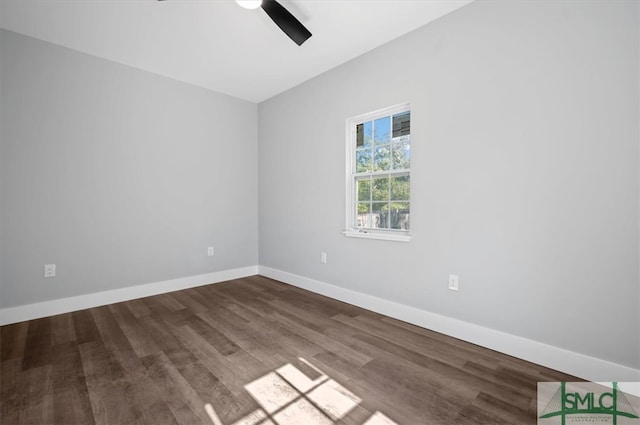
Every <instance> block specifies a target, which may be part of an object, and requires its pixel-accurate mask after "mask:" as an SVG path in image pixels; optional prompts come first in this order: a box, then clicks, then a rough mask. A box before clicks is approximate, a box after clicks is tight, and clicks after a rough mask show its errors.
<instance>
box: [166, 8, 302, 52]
mask: <svg viewBox="0 0 640 425" xmlns="http://www.w3.org/2000/svg"><path fill="white" fill-rule="evenodd" d="M159 1H163V0H159ZM235 1H236V3H238V5H240V6H242V7H244V8H245V9H257V8H259V7H261V8H262V10H264V11H265V12H266V13H267V15H269V17H270V18H271V20H272V21H273V22H275V23H276V25H277V26H279V27H280V29H281V30H282V31H283V32H284V33H285V34H287V35H288V36H289V38H290V39H291V40H293V41H294V42H295V43H296V44H297V45H298V46H302V43H304V42H305V41H307V39H308V38H309V37H311V32H310V31H309V30H308V29H306V28H305V26H304V25H302V23H301V22H300V21H299V20H297V19H296V17H295V16H293V15H292V14H291V12H289V11H288V10H287V9H285V8H284V6H282V5H281V4H280V3H278V2H277V1H276V0H235Z"/></svg>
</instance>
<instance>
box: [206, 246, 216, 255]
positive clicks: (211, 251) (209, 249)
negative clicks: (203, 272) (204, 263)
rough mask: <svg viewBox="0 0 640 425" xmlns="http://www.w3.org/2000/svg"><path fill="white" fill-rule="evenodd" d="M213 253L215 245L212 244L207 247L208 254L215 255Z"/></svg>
mask: <svg viewBox="0 0 640 425" xmlns="http://www.w3.org/2000/svg"><path fill="white" fill-rule="evenodd" d="M213 254H214V251H213V247H212V246H210V247H209V248H207V256H209V257H213Z"/></svg>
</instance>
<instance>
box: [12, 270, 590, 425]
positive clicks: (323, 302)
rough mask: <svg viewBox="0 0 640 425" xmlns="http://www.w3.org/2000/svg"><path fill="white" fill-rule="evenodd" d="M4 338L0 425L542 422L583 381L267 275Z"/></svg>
mask: <svg viewBox="0 0 640 425" xmlns="http://www.w3.org/2000/svg"><path fill="white" fill-rule="evenodd" d="M0 331H1V332H0V360H1V371H0V397H1V399H0V400H1V402H0V403H1V404H0V423H1V424H3V425H10V424H215V425H220V424H222V425H232V424H241V423H242V424H258V423H259V424H264V425H266V424H278V425H290V424H291V425H293V424H298V425H315V423H318V424H325V423H326V424H342V425H361V424H364V423H367V424H368V425H373V424H397V425H415V424H443V425H446V424H456V425H464V424H474V425H475V424H497V425H498V424H518V425H520V424H535V423H536V384H537V382H538V381H578V380H579V379H578V378H575V377H572V376H568V375H565V374H562V373H560V372H557V371H553V370H550V369H547V368H544V367H541V366H538V365H535V364H532V363H528V362H525V361H522V360H519V359H516V358H513V357H509V356H506V355H503V354H499V353H496V352H494V351H491V350H487V349H484V348H481V347H478V346H475V345H473V344H469V343H466V342H463V341H460V340H457V339H453V338H450V337H447V336H444V335H442V334H438V333H435V332H432V331H429V330H426V329H423V328H419V327H416V326H413V325H410V324H407V323H404V322H400V321H398V320H394V319H391V318H389V317H386V316H382V315H379V314H376V313H372V312H370V311H367V310H363V309H361V308H357V307H354V306H352V305H348V304H344V303H341V302H339V301H335V300H332V299H329V298H326V297H323V296H320V295H317V294H313V293H311V292H308V291H304V290H301V289H298V288H295V287H292V286H289V285H286V284H283V283H280V282H276V281H274V280H271V279H267V278H264V277H261V276H252V277H249V278H245V279H237V280H233V281H229V282H224V283H219V284H215V285H208V286H202V287H198V288H193V289H188V290H184V291H178V292H173V293H169V294H163V295H158V296H154V297H148V298H143V299H138V300H133V301H128V302H123V303H119V304H113V305H109V306H104V307H98V308H92V309H88V310H82V311H77V312H73V313H68V314H62V315H58V316H53V317H47V318H43V319H37V320H31V321H27V322H21V323H16V324H12V325H7V326H2V327H1V329H0ZM285 365H288V366H285ZM283 367H284V368H283ZM288 376H292V377H293V378H295V379H293V378H289V377H288ZM296 379H297V380H298V381H299V382H300V384H299V385H298V384H296V383H295V382H293V381H295V380H296ZM272 384H273V385H274V386H275V387H274V388H273V389H268V388H267V387H266V386H267V385H272ZM305 385H306V386H308V388H306V389H305V388H302V387H303V386H305ZM265 388H267V389H265ZM269 397H271V399H269ZM332 397H333V398H332ZM282 400H284V401H282ZM327 400H328V401H327ZM274 403H276V404H274ZM277 403H280V404H279V405H277ZM274 406H275V407H274ZM305 409H306V410H305ZM314 409H315V410H317V411H315V412H311V413H309V410H314ZM207 410H209V412H208V411H207ZM212 411H213V413H211V412H212ZM296 412H297V413H296ZM305 415H307V416H305ZM309 415H310V416H309ZM251 417H255V418H263V419H262V420H254V421H252V420H250V419H249V418H251ZM313 418H316V419H313ZM316 420H317V422H314V421H316ZM216 421H218V423H216Z"/></svg>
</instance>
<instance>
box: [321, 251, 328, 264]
mask: <svg viewBox="0 0 640 425" xmlns="http://www.w3.org/2000/svg"><path fill="white" fill-rule="evenodd" d="M320 262H321V263H322V264H327V253H326V252H321V253H320Z"/></svg>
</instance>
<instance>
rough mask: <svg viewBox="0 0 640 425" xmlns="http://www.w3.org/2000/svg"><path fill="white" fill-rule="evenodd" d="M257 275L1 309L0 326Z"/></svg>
mask: <svg viewBox="0 0 640 425" xmlns="http://www.w3.org/2000/svg"><path fill="white" fill-rule="evenodd" d="M255 274H258V266H249V267H242V268H238V269H231V270H223V271H218V272H212V273H206V274H200V275H196V276H188V277H183V278H179V279H171V280H165V281H162V282H154V283H148V284H145V285H137V286H130V287H127V288H120V289H113V290H110V291H104V292H97V293H93V294H86V295H78V296H75V297H69V298H62V299H58V300H51V301H43V302H39V303H35V304H27V305H21V306H17V307H8V308H3V309H0V325H7V324H9V323H17V322H22V321H24V320H32V319H38V318H40V317H46V316H53V315H56V314H62V313H69V312H71V311H77V310H84V309H86V308H92V307H98V306H102V305H107V304H113V303H118V302H122V301H128V300H133V299H136V298H142V297H149V296H151V295H158V294H164V293H167V292H172V291H179V290H181V289H187V288H193V287H196V286H202V285H209V284H211V283H219V282H225V281H227V280H232V279H239V278H242V277H247V276H253V275H255Z"/></svg>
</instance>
